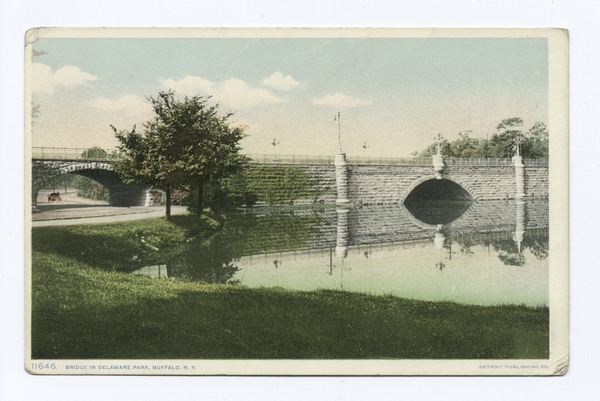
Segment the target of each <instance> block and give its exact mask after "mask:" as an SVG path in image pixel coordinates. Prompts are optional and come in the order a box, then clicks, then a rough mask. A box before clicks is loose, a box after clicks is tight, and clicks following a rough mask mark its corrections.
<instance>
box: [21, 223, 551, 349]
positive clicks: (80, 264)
mask: <svg viewBox="0 0 600 401" xmlns="http://www.w3.org/2000/svg"><path fill="white" fill-rule="evenodd" d="M72 227H74V228H72V231H69V230H67V228H66V227H65V228H62V229H63V231H64V232H62V234H66V233H70V234H71V235H73V237H74V238H77V239H78V241H80V242H78V244H79V245H77V246H73V245H71V246H69V247H68V249H72V248H73V249H72V250H70V251H68V252H67V251H66V250H65V248H66V247H65V246H64V245H61V244H59V243H56V244H54V245H52V244H50V243H49V242H51V241H50V240H47V241H44V243H43V244H42V243H39V242H40V240H41V239H42V238H46V235H45V234H44V231H40V232H38V233H37V239H38V240H37V242H36V240H35V239H36V229H34V235H33V237H34V252H33V267H32V277H33V282H32V294H33V304H32V305H33V306H32V357H33V358H34V359H86V358H94V359H102V358H109V359H129V358H135V359H147V358H149V359H161V358H170V359H180V358H181V359H200V358H236V359H237V358H248V359H252V358H260V359H278V358H288V359H295V358H315V359H328V358H337V359H344V358H356V359H359V358H360V359H366V358H410V359H469V358H482V359H486V358H494V359H503V358H527V359H529V358H533V359H544V358H548V332H549V327H548V309H547V308H527V307H520V306H497V307H480V306H464V305H457V304H452V303H432V302H419V301H411V300H405V299H401V298H397V297H377V296H368V295H362V294H352V293H346V292H339V291H316V292H293V291H286V290H282V289H248V288H243V287H242V288H239V287H234V286H231V285H209V284H200V283H192V282H176V281H171V280H164V279H162V280H158V279H150V278H147V277H140V276H134V275H129V274H126V273H122V272H116V271H108V270H106V269H104V268H103V267H102V266H104V265H105V264H106V258H107V257H108V256H107V255H109V254H110V249H108V250H107V253H106V255H101V254H98V255H95V256H94V257H91V258H89V261H84V258H83V257H82V255H81V254H80V252H79V253H78V251H81V249H80V248H81V247H82V246H89V244H86V242H85V241H84V239H85V238H87V241H89V240H90V238H89V237H90V236H91V238H94V239H95V240H98V238H99V237H98V235H99V233H100V232H101V233H103V234H102V238H104V240H106V241H108V243H110V242H112V243H115V247H117V248H119V249H120V247H121V246H122V245H118V246H117V245H116V239H120V240H121V242H124V243H126V244H127V243H128V241H130V242H131V243H129V245H128V246H136V247H137V246H139V247H140V248H139V249H138V250H137V251H139V252H142V251H143V250H144V247H145V246H146V245H145V244H147V241H145V243H142V245H139V244H138V242H139V241H137V240H136V238H138V236H136V235H138V234H139V236H141V235H142V234H140V233H138V234H136V235H133V236H132V234H131V233H132V230H133V231H135V230H142V233H143V234H144V237H145V238H153V240H152V243H153V244H154V245H152V246H156V244H163V242H165V243H168V242H177V241H184V240H185V239H186V238H187V237H188V236H189V233H190V229H194V230H195V229H198V227H197V226H193V227H192V226H190V225H189V224H188V223H186V222H179V223H178V224H168V223H166V222H164V221H161V220H160V219H157V220H149V221H145V222H137V223H127V224H114V225H103V226H93V227H92V226H79V227H75V226H72ZM157 227H158V228H157ZM205 228H206V227H205ZM86 230H88V231H87V232H88V234H85V232H86ZM90 230H91V231H90ZM144 230H146V231H144ZM135 232H137V231H135ZM47 233H48V232H46V234H47ZM152 233H153V234H152ZM150 234H151V235H150ZM111 238H112V241H111ZM124 249H125V248H124ZM84 256H85V255H84ZM99 267H100V268H99Z"/></svg>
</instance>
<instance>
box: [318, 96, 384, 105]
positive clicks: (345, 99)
mask: <svg viewBox="0 0 600 401" xmlns="http://www.w3.org/2000/svg"><path fill="white" fill-rule="evenodd" d="M371 103H373V102H372V101H370V100H362V99H359V98H357V97H352V96H348V95H344V94H343V93H336V94H335V95H327V96H325V97H322V98H320V99H315V100H313V104H316V105H322V106H333V107H356V106H368V105H370V104H371Z"/></svg>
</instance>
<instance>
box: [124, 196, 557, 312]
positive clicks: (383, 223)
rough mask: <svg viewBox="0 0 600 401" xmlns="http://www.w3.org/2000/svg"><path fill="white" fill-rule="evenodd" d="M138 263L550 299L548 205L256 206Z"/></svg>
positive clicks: (433, 294)
mask: <svg viewBox="0 0 600 401" xmlns="http://www.w3.org/2000/svg"><path fill="white" fill-rule="evenodd" d="M448 216H451V218H449V217H448ZM138 263H141V264H142V266H143V267H141V268H136V269H137V270H136V271H135V272H134V273H136V274H143V275H148V276H151V277H157V278H170V279H175V280H195V281H201V282H206V283H230V284H233V285H244V286H248V287H283V288H287V289H294V290H317V289H338V290H345V291H356V292H364V293H371V294H376V295H384V294H391V295H396V296H400V297H405V298H413V299H419V300H431V301H453V302H459V303H466V304H479V305H494V304H526V305H532V306H537V305H548V204H547V202H546V201H544V200H536V201H535V202H531V201H530V202H527V203H523V204H517V203H516V202H515V201H514V200H511V201H488V202H475V203H468V202H467V203H465V202H458V201H456V202H438V203H427V204H419V205H417V206H416V207H413V208H412V209H411V210H408V209H407V208H406V207H405V206H404V205H394V206H370V207H362V208H335V207H328V208H322V209H306V208H304V209H282V208H256V209H252V210H248V211H245V212H240V213H239V214H236V215H235V216H233V217H232V218H231V220H230V223H229V225H228V226H227V227H226V228H225V229H224V230H223V231H222V232H220V233H218V234H217V235H215V236H214V237H211V238H209V239H198V240H196V241H195V242H192V243H189V244H185V245H182V246H179V247H176V248H173V249H169V250H166V251H164V252H163V253H160V254H153V255H151V256H150V258H148V259H146V260H143V261H139V262H138ZM137 266H138V267H139V266H140V265H139V264H138V265H137ZM132 268H133V267H132Z"/></svg>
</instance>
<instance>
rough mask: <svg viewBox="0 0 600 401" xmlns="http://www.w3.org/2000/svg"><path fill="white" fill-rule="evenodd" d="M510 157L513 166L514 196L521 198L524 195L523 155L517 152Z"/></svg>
mask: <svg viewBox="0 0 600 401" xmlns="http://www.w3.org/2000/svg"><path fill="white" fill-rule="evenodd" d="M512 159H513V165H514V166H515V184H516V192H515V198H516V199H523V198H524V197H525V165H524V164H523V156H521V155H519V154H517V155H516V156H513V158H512Z"/></svg>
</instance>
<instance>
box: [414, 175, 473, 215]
mask: <svg viewBox="0 0 600 401" xmlns="http://www.w3.org/2000/svg"><path fill="white" fill-rule="evenodd" d="M472 201H473V198H472V197H471V195H469V193H468V192H467V190H466V189H464V188H463V187H461V186H460V185H459V184H457V183H456V182H454V181H452V180H449V179H446V178H443V179H430V180H426V181H423V182H422V183H420V184H418V185H417V186H416V187H415V188H414V189H413V190H412V191H411V192H410V193H409V194H408V196H407V197H406V200H405V201H404V206H405V207H406V209H407V210H408V211H409V212H410V213H411V214H412V215H413V216H414V217H415V218H417V219H418V220H420V221H422V222H424V223H426V224H436V225H437V224H449V223H451V222H453V221H454V220H456V219H458V218H459V217H460V216H462V215H463V213H465V212H466V211H467V210H468V209H469V207H470V206H471V203H472Z"/></svg>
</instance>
